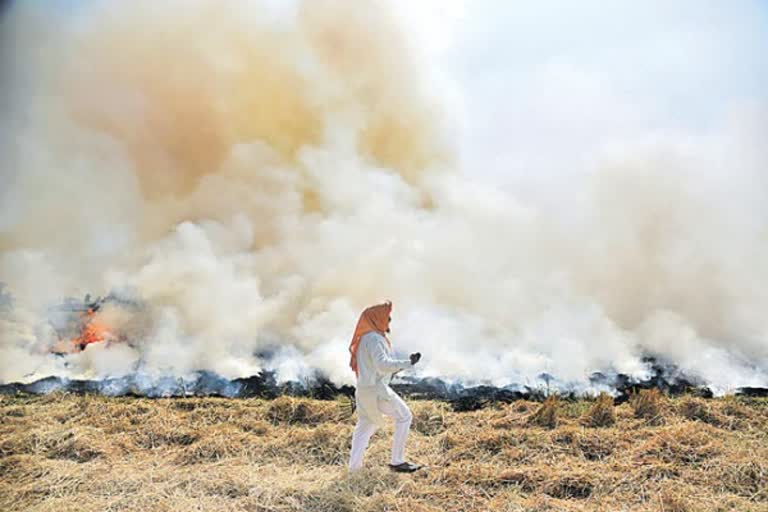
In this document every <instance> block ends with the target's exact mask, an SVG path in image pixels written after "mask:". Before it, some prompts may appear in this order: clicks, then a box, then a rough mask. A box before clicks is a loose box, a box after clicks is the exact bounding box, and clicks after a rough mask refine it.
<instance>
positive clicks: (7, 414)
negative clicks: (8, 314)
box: [0, 393, 768, 512]
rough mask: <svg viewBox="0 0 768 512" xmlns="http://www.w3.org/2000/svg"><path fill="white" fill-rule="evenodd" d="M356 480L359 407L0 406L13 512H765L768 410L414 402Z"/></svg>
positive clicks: (157, 402) (690, 404)
mask: <svg viewBox="0 0 768 512" xmlns="http://www.w3.org/2000/svg"><path fill="white" fill-rule="evenodd" d="M409 404H410V405H411V407H412V409H413V412H414V424H413V427H412V432H411V437H410V440H409V447H408V453H409V457H410V458H411V459H412V460H415V461H417V462H420V463H423V464H426V465H427V466H428V467H427V468H426V469H425V470H423V471H421V472H418V473H416V474H413V475H400V474H395V473H392V472H390V471H388V470H387V468H386V462H387V461H388V451H389V443H390V439H391V427H390V428H389V429H387V430H386V431H384V432H379V433H377V434H376V436H374V438H373V440H372V444H371V447H370V449H369V452H368V454H367V458H366V465H367V469H365V470H363V471H361V472H359V473H357V474H355V475H353V476H351V477H350V476H348V474H347V471H346V466H345V464H346V460H347V455H348V450H349V444H350V438H351V433H352V429H353V427H354V421H355V418H354V416H350V415H349V412H348V407H347V406H348V404H345V403H344V402H343V401H339V402H320V401H313V400H305V399H292V398H287V397H284V398H280V399H277V400H274V401H263V400H256V399H253V400H251V399H233V400H229V399H218V398H184V399H178V398H176V399H154V400H151V399H137V398H107V397H102V396H72V395H62V394H52V395H48V396H42V397H40V396H26V397H23V396H2V397H0V510H2V511H7V512H10V511H17V510H18V511H20V510H24V511H40V512H42V511H55V512H66V511H78V512H80V511H82V512H85V511H117V510H141V511H166V510H179V511H192V510H196V511H202V510H205V511H209V510H210V511H251V512H256V511H259V512H267V511H310V512H311V511H318V512H319V511H348V510H349V511H351V510H362V511H388V510H398V511H414V512H416V511H444V510H450V511H453V510H456V511H470V510H478V511H480V510H483V511H508V512H512V511H561V510H562V511H665V512H684V511H696V512H698V511H704V512H707V511H726V510H731V511H739V512H746V511H768V400H765V399H745V398H744V399H742V398H733V397H729V398H722V399H716V400H707V401H704V400H701V399H698V398H693V397H683V398H675V399H668V398H666V397H663V396H660V395H658V394H654V393H652V394H645V395H643V396H636V397H635V399H633V400H632V402H631V403H626V404H622V405H621V406H618V407H613V405H612V403H611V401H610V400H609V399H608V398H607V397H603V399H599V400H583V401H578V402H569V401H559V400H556V399H552V400H549V401H548V402H547V403H545V404H544V405H542V404H538V403H532V402H516V403H513V404H510V405H497V406H492V407H489V408H486V409H483V410H480V411H475V412H467V413H455V412H452V411H450V409H449V408H448V407H447V406H446V405H445V404H440V403H435V402H409Z"/></svg>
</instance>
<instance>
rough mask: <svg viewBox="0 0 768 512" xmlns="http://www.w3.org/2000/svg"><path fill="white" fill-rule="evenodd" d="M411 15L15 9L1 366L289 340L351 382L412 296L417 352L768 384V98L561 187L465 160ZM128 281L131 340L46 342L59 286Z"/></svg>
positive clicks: (291, 359) (248, 360)
mask: <svg viewBox="0 0 768 512" xmlns="http://www.w3.org/2000/svg"><path fill="white" fill-rule="evenodd" d="M401 27H402V25H401V23H400V20H399V19H398V17H397V15H396V13H395V12H392V10H391V6H390V5H389V4H388V3H386V2H358V1H353V0H349V1H342V0H322V1H318V0H313V1H306V2H286V3H282V2H268V1H261V2H259V1H248V2H245V1H238V2H234V1H233V2H220V1H214V0H185V1H180V0H179V1H170V2H162V3H157V2H150V1H147V2H144V1H135V2H122V1H117V0H114V1H100V2H93V3H91V4H86V5H85V6H80V7H77V8H74V10H73V11H68V12H61V10H54V9H50V8H45V7H41V6H39V5H32V4H31V3H28V2H17V3H15V4H13V5H12V6H11V8H10V10H9V11H8V12H7V13H6V15H5V16H4V18H3V19H2V26H1V30H2V39H3V44H2V47H3V52H4V53H3V54H2V59H3V60H2V62H0V66H2V74H1V75H0V77H2V78H0V86H2V89H1V90H2V92H1V93H0V95H2V100H0V105H2V106H3V108H4V115H3V117H2V120H0V135H2V137H3V141H4V142H3V145H4V146H6V147H5V148H3V149H7V150H6V151H3V156H2V161H1V162H0V184H1V185H2V187H3V190H2V194H1V195H0V201H2V202H1V203H0V281H2V282H5V283H7V285H8V289H9V290H10V291H11V292H12V293H13V295H14V308H13V311H12V312H11V313H5V314H3V315H2V320H0V321H2V324H0V327H1V328H2V330H1V331H0V381H12V380H21V379H27V380H28V379H30V378H33V377H35V378H37V377H41V376H44V375H47V374H59V375H61V374H66V375H70V376H85V377H105V376H110V375H112V376H114V375H121V374H126V373H131V372H134V371H136V370H137V369H140V370H141V371H144V372H148V373H151V374H177V375H182V374H185V373H187V372H190V371H193V370H201V369H205V370H212V371H215V372H218V373H221V374H222V375H225V376H228V377H235V376H243V375H250V374H253V373H254V372H256V371H257V370H258V369H260V368H261V367H262V366H263V365H264V364H265V362H264V360H263V359H262V357H261V354H262V353H263V352H264V351H270V352H274V353H276V356H275V358H274V359H273V360H272V361H271V363H270V364H271V365H275V366H276V367H277V368H278V370H279V371H280V374H281V376H282V377H283V378H294V377H297V376H300V375H302V374H303V373H305V372H306V371H307V370H309V369H320V370H323V371H324V372H326V373H327V374H328V375H330V377H331V378H332V379H334V380H335V381H337V382H350V381H351V380H352V375H351V373H350V371H349V370H348V368H347V362H348V356H347V345H348V342H349V336H350V335H351V332H352V330H353V328H354V324H355V321H356V320H357V315H358V314H359V312H360V310H361V309H362V308H363V307H364V306H366V305H369V304H371V303H375V302H378V301H381V300H383V299H391V300H392V301H393V302H394V306H395V307H394V312H393V317H394V323H393V340H394V343H395V344H396V346H397V347H398V348H399V349H401V350H403V351H408V350H414V351H415V350H419V351H421V352H423V353H424V354H425V359H424V366H423V368H422V369H421V372H422V375H439V376H444V377H455V378H461V379H466V380H476V381H479V380H489V381H492V382H494V383H496V384H504V383H508V382H525V381H526V380H528V379H532V378H534V377H535V376H536V375H537V374H539V373H541V372H548V373H550V374H553V375H556V376H557V377H559V378H561V379H563V380H566V381H573V382H583V381H585V379H587V377H588V375H589V374H590V373H591V372H593V371H598V370H609V371H610V370H612V371H619V372H625V373H630V374H633V375H641V374H643V372H644V371H645V367H644V365H643V364H642V362H641V358H642V357H643V356H644V355H647V354H652V355H659V356H663V357H666V358H669V359H670V360H672V361H674V362H675V363H677V364H679V365H680V366H681V367H682V368H684V369H685V370H686V371H688V372H689V373H691V374H693V375H696V376H699V377H701V378H702V379H704V380H705V381H707V382H708V383H709V384H711V385H712V386H713V387H715V388H717V389H719V390H726V389H729V388H732V387H734V386H740V385H763V386H764V385H768V373H767V372H768V317H766V315H765V312H766V311H768V290H766V289H765V287H763V286H762V283H765V282H768V235H767V234H768V211H766V209H767V207H766V205H768V178H766V174H765V170H766V164H768V155H767V154H766V151H765V149H764V147H761V146H760V145H759V144H758V143H759V142H760V141H759V136H758V135H759V134H763V135H765V134H766V133H768V130H767V128H768V127H767V126H766V119H767V118H768V117H767V116H766V112H764V111H760V110H759V109H758V108H750V109H745V111H743V112H738V113H735V114H734V115H733V116H732V118H731V119H730V120H729V121H728V122H727V123H724V124H723V126H721V128H720V130H719V131H718V132H717V133H716V134H713V135H708V136H706V137H704V136H702V137H699V138H693V137H688V138H685V139H683V138H679V137H676V136H668V137H662V136H660V137H659V138H658V139H657V140H649V141H647V142H645V143H643V144H641V145H631V146H622V147H617V148H615V151H613V152H612V154H607V155H596V156H595V164H594V171H593V172H592V173H590V174H589V178H588V179H585V180H584V181H581V182H579V183H572V182H568V181H562V182H556V183H554V184H552V185H551V186H550V187H549V189H548V190H547V194H546V200H544V201H540V200H538V199H539V198H536V197H528V196H526V195H524V194H516V193H515V191H514V190H513V191H511V192H510V191H508V190H506V189H502V188H499V187H496V186H495V185H493V184H489V183H487V181H480V180H474V179H473V178H472V172H471V169H461V168H460V167H461V166H460V164H459V163H458V162H459V161H460V160H459V159H458V158H456V157H455V155H454V149H453V148H455V147H457V145H458V144H457V141H455V140H453V139H452V137H453V136H454V135H452V134H453V126H452V125H451V121H450V119H453V118H454V117H455V116H454V114H453V113H452V112H451V109H450V108H448V107H447V106H446V105H448V103H447V102H443V101H442V98H444V96H445V95H446V91H445V90H444V89H443V88H442V85H441V84H442V83H443V82H442V81H441V79H440V77H439V76H438V75H437V71H436V70H433V69H432V68H431V67H430V65H429V62H428V61H426V60H425V59H423V58H421V57H420V54H419V50H418V48H414V45H415V41H416V39H413V38H411V37H410V36H409V34H408V33H405V31H404V30H403V29H402V28H401ZM551 151H557V148H556V147H553V148H551ZM465 165H469V166H471V165H472V163H471V162H469V163H467V164H465ZM478 165H479V164H478ZM111 290H116V291H118V292H121V293H123V294H126V295H130V296H132V297H137V298H139V299H140V300H141V301H142V302H143V304H145V305H146V309H145V310H144V311H143V312H142V314H141V321H140V322H138V323H137V322H136V321H135V320H134V321H133V323H131V322H129V321H127V320H124V319H120V318H119V314H118V313H114V315H115V316H114V317H113V318H109V319H108V320H109V322H110V323H112V324H113V325H114V324H120V325H123V328H124V329H125V330H127V331H129V332H130V334H131V335H132V340H131V344H125V343H111V344H94V345H91V346H89V347H88V348H87V349H86V350H85V351H83V352H81V353H79V354H73V355H70V356H68V357H67V358H59V357H56V356H53V355H50V354H48V349H49V347H50V346H51V345H52V344H53V343H55V342H56V340H55V333H54V332H53V330H52V329H51V328H50V326H48V324H47V315H48V314H49V313H48V310H47V308H48V307H49V306H50V305H51V304H55V303H57V302H59V301H60V300H61V299H62V297H65V296H68V295H75V296H78V295H79V296H82V295H83V294H85V293H86V292H91V293H106V292H108V291H111ZM105 314H108V312H107V313H105ZM121 322H123V323H121Z"/></svg>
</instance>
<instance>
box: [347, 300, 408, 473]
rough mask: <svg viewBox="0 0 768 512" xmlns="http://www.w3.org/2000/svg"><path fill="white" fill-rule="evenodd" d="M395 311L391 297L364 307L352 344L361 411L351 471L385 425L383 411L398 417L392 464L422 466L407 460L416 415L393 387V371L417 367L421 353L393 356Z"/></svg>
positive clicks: (397, 468)
mask: <svg viewBox="0 0 768 512" xmlns="http://www.w3.org/2000/svg"><path fill="white" fill-rule="evenodd" d="M391 313H392V303H391V302H389V301H388V302H385V303H384V304H378V305H376V306H371V307H369V308H367V309H366V310H365V311H363V313H362V314H361V315H360V320H358V322H357V327H356V328H355V334H354V336H353V337H352V343H351V344H350V345H349V352H350V354H351V358H350V361H349V366H350V367H351V368H352V370H353V371H354V372H355V375H357V389H356V391H355V399H356V402H357V414H358V419H357V425H356V426H355V432H354V434H353V435H352V452H351V453H350V457H349V470H350V471H355V470H357V469H360V468H362V467H363V455H364V454H365V450H366V448H368V441H370V439H371V436H372V435H373V433H374V432H376V429H377V428H379V427H382V426H384V418H383V417H382V414H383V415H386V416H391V417H393V418H394V420H395V435H394V437H393V439H392V458H391V460H390V464H389V466H390V468H392V470H394V471H397V472H401V473H411V472H413V471H416V470H417V469H420V468H421V466H419V465H418V464H412V463H410V462H406V460H405V443H406V441H407V440H408V430H409V429H410V427H411V420H412V419H413V415H412V414H411V411H410V409H408V406H407V405H406V404H405V402H404V401H403V399H402V398H400V397H399V396H398V395H397V394H396V393H395V392H394V391H393V390H392V388H390V387H389V381H390V379H391V378H392V375H393V374H394V373H397V372H399V371H400V370H404V369H406V368H411V367H413V365H415V364H416V363H417V362H418V361H419V359H421V354H420V353H418V352H417V353H415V354H411V356H410V359H393V358H392V357H391V355H390V353H391V350H392V344H391V343H390V342H389V338H387V333H389V324H390V322H391V321H392V317H391V316H390V315H391Z"/></svg>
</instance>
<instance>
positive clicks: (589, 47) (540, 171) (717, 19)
mask: <svg viewBox="0 0 768 512" xmlns="http://www.w3.org/2000/svg"><path fill="white" fill-rule="evenodd" d="M418 14H419V16H418V18H417V19H418V22H416V23H414V25H416V24H418V25H419V26H420V27H426V29H425V30H424V31H423V32H422V35H423V36H424V39H425V40H426V41H427V43H426V44H427V45H429V44H430V42H431V46H432V48H431V50H432V52H433V53H432V57H431V58H437V59H439V61H440V68H441V69H443V70H444V71H445V72H446V74H447V75H449V76H450V77H451V80H452V81H454V84H456V87H457V91H456V92H457V94H456V97H457V98H459V101H460V102H461V103H463V110H464V114H463V116H462V119H463V121H462V136H461V138H460V140H461V141H462V142H461V145H462V153H463V156H464V161H465V170H466V171H468V172H471V173H473V174H490V175H492V176H494V177H496V178H498V179H501V180H503V181H512V182H519V181H520V180H523V181H527V180H531V179H534V180H535V179H536V178H537V177H538V178H541V179H548V178H551V177H552V176H553V175H555V176H557V175H566V176H567V175H570V174H571V173H573V172H576V171H579V170H582V169H585V168H587V167H588V166H589V163H590V162H591V160H592V158H593V157H594V155H595V153H596V152H600V151H601V150H603V149H605V148H607V147H610V146H612V145H615V144H625V143H635V142H638V141H642V140H645V139H648V138H654V137H658V138H661V137H669V136H670V135H678V136H686V135H701V134H707V133H711V132H713V131H717V130H718V128H719V127H720V126H721V125H723V124H724V123H727V122H728V119H729V118H730V117H731V116H733V115H739V112H741V111H743V110H750V111H754V110H756V109H764V108H765V106H766V104H768V65H766V54H768V2H763V1H748V0H739V1H735V2H722V1H716V0H715V1H707V0H702V1H699V0H675V1H671V2H670V1H656V0H651V1H644V2H636V1H612V2H605V1H600V0H582V1H578V2H572V1H567V0H561V1H559V0H545V1H540V2H521V1H512V2H510V1H504V0H475V1H472V2H460V1H453V2H435V4H434V5H432V6H430V7H429V8H428V7H425V6H422V7H421V9H420V12H419V13H418Z"/></svg>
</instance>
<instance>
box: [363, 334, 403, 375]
mask: <svg viewBox="0 0 768 512" xmlns="http://www.w3.org/2000/svg"><path fill="white" fill-rule="evenodd" d="M372 338H373V339H371V340H369V343H370V344H371V345H370V348H371V355H372V356H373V362H374V364H375V365H376V370H378V371H379V372H381V373H393V372H398V371H400V370H404V369H405V368H410V367H411V366H413V365H412V364H411V362H410V361H409V360H408V359H394V358H392V357H390V355H389V354H388V353H387V349H386V348H385V346H384V343H385V342H384V339H383V338H382V337H381V336H376V337H372Z"/></svg>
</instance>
